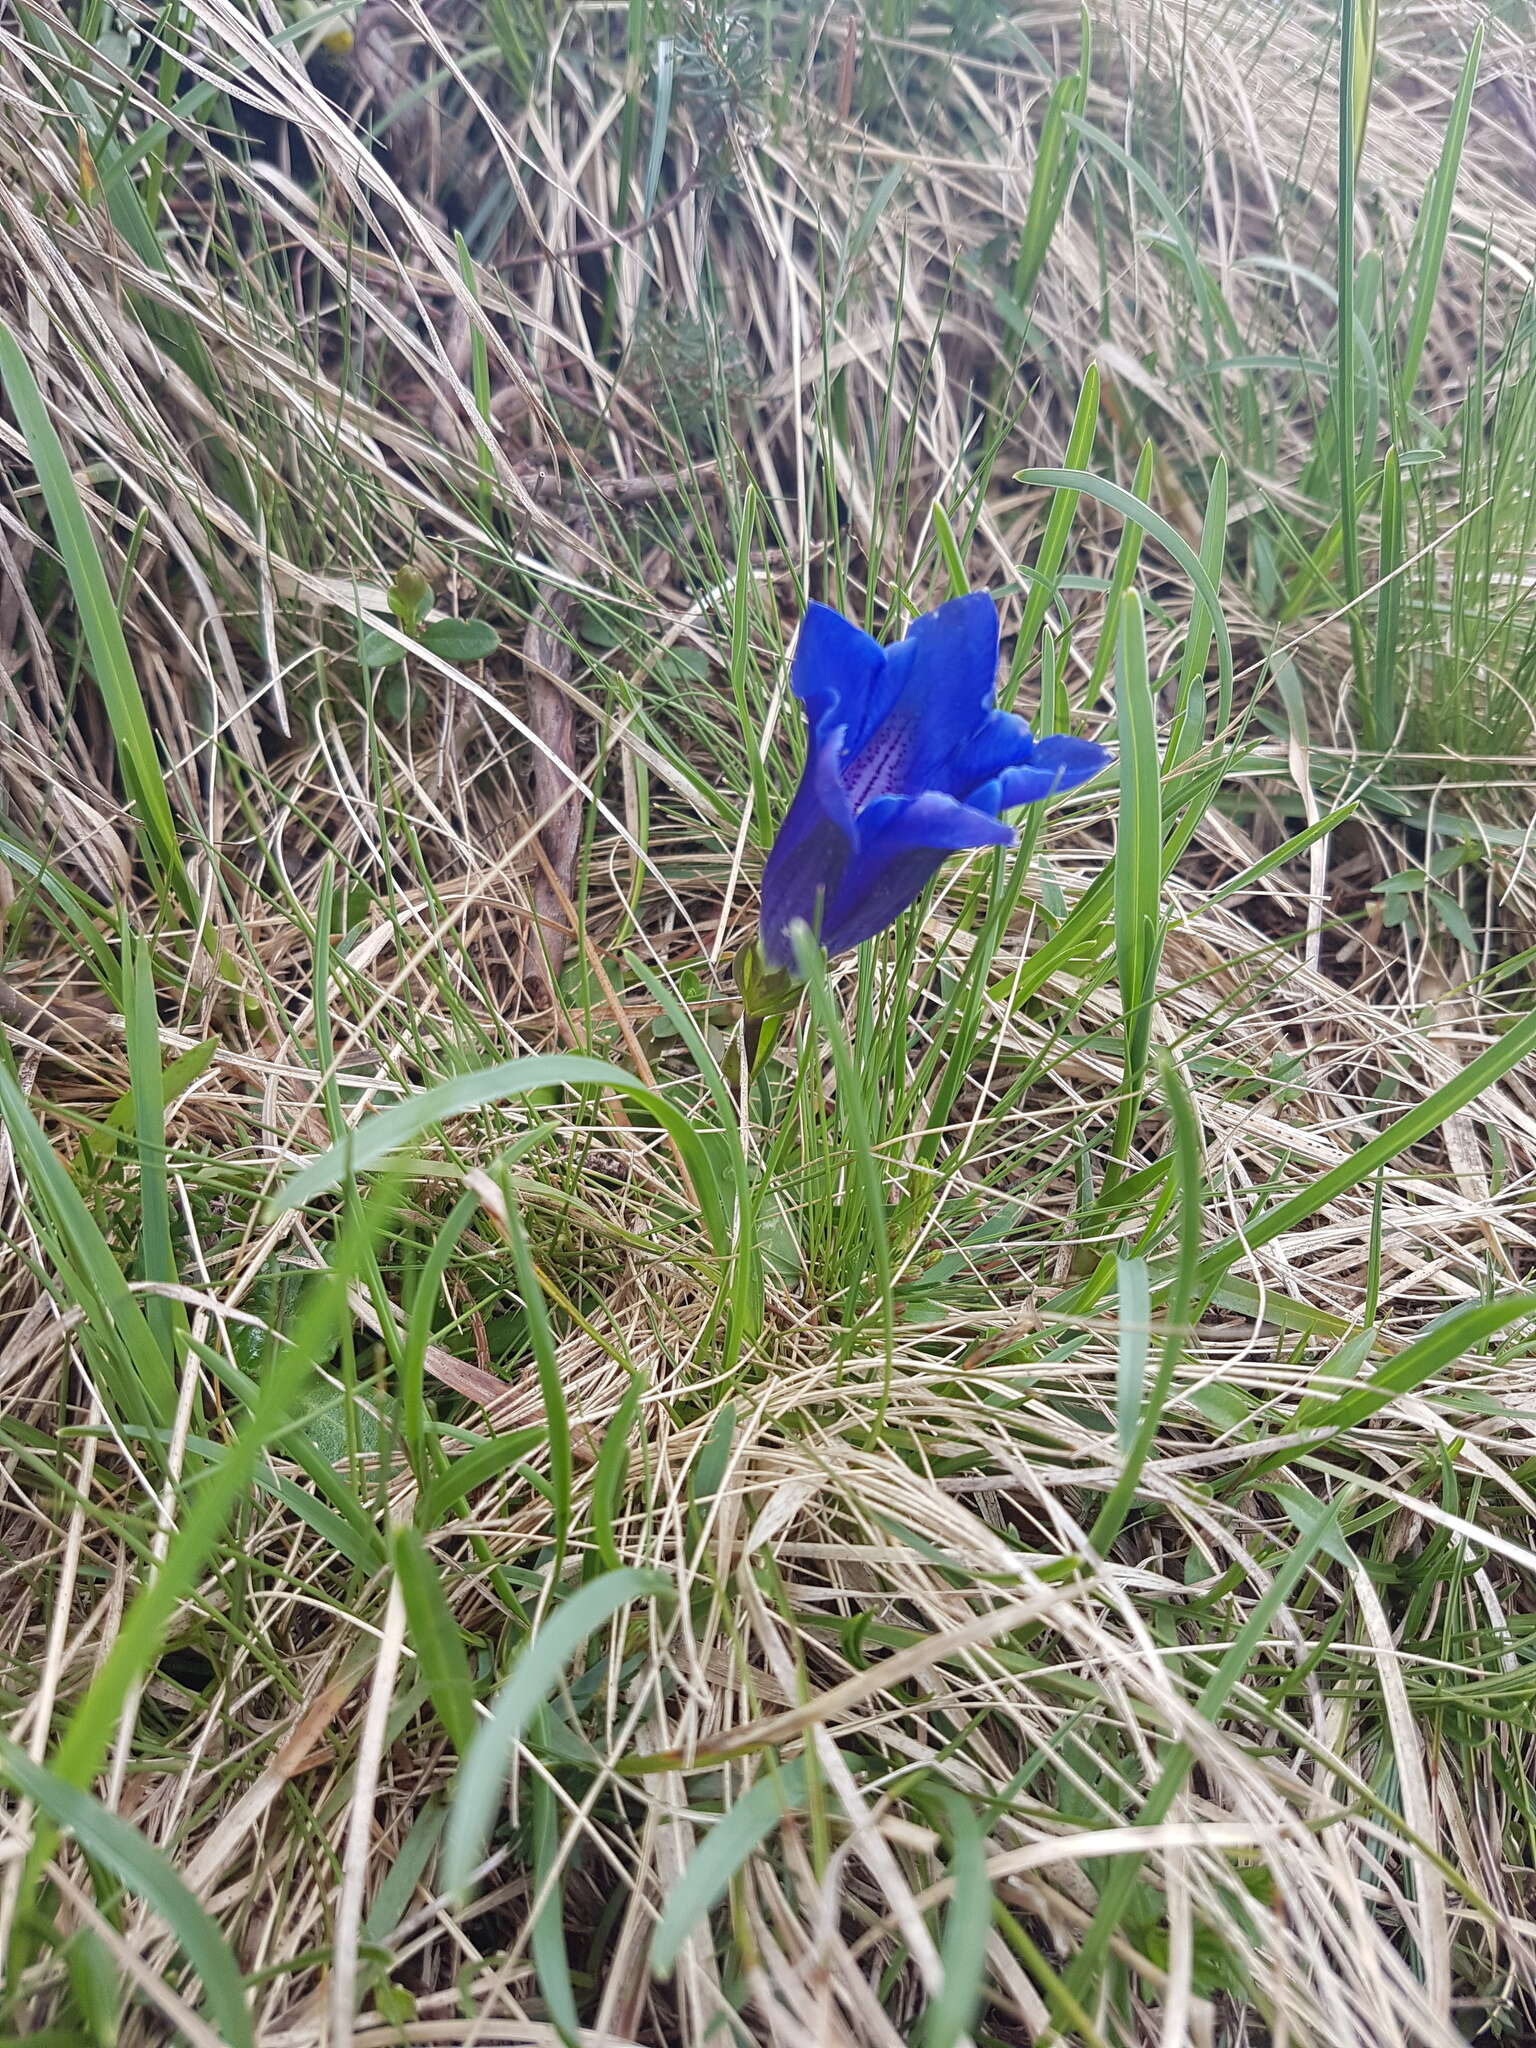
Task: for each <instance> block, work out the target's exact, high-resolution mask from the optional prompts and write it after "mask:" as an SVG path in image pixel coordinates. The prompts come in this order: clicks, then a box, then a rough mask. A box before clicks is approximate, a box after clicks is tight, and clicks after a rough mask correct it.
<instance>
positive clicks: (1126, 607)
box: [1104, 591, 1163, 1193]
mask: <svg viewBox="0 0 1536 2048" xmlns="http://www.w3.org/2000/svg"><path fill="white" fill-rule="evenodd" d="M1118 624H1119V631H1118V633H1117V635H1116V641H1117V653H1116V684H1115V705H1116V710H1117V714H1118V716H1117V721H1116V722H1117V729H1118V737H1119V741H1120V808H1119V815H1118V818H1117V820H1116V825H1115V867H1114V915H1115V966H1116V972H1117V974H1118V976H1119V981H1120V1008H1121V1015H1122V1017H1123V1020H1124V1022H1123V1026H1122V1028H1123V1030H1124V1033H1125V1073H1124V1079H1123V1081H1122V1083H1121V1095H1120V1102H1119V1106H1118V1109H1117V1112H1116V1116H1115V1134H1114V1139H1113V1141H1112V1150H1111V1155H1110V1164H1109V1166H1108V1168H1107V1169H1106V1172H1105V1177H1104V1192H1106V1193H1107V1192H1108V1191H1109V1189H1110V1188H1111V1187H1112V1186H1113V1185H1114V1183H1115V1182H1116V1181H1117V1180H1118V1179H1119V1177H1120V1173H1121V1171H1122V1170H1123V1168H1124V1164H1125V1161H1126V1159H1127V1158H1128V1157H1129V1155H1130V1147H1131V1139H1132V1135H1133V1133H1134V1131H1135V1127H1136V1117H1137V1114H1138V1111H1139V1109H1140V1104H1141V1096H1142V1091H1143V1089H1144V1088H1145V1086H1146V1077H1147V1059H1148V1055H1149V1052H1150V1049H1151V1044H1152V1011H1153V1002H1154V997H1155V995H1156V990H1157V967H1158V960H1159V958H1160V956H1161V951H1162V946H1161V937H1160V933H1159V929H1158V906H1159V897H1160V894H1161V884H1162V873H1163V809H1162V795H1163V785H1162V763H1161V761H1160V759H1159V756H1158V746H1157V713H1156V706H1155V705H1154V703H1153V698H1152V680H1151V676H1150V674H1149V673H1148V669H1147V636H1146V624H1145V620H1144V618H1143V616H1142V609H1141V600H1140V599H1139V598H1138V597H1137V596H1136V594H1135V592H1134V591H1128V592H1127V593H1126V594H1125V596H1124V597H1123V598H1122V600H1121V603H1120V614H1119V621H1118Z"/></svg>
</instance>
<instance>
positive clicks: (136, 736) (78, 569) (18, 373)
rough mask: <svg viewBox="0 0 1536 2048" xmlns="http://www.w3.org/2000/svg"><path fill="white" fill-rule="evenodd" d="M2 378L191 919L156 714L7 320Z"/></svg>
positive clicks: (143, 813)
mask: <svg viewBox="0 0 1536 2048" xmlns="http://www.w3.org/2000/svg"><path fill="white" fill-rule="evenodd" d="M0 381H3V382H4V385H5V389H6V394H7V396H8V397H9V399H10V401H11V409H12V411H13V412H14V413H15V415H16V423H17V425H18V426H19V427H20V428H21V431H22V433H23V435H24V436H25V437H26V443H27V452H28V454H29V455H30V456H31V458H32V465H33V467H34V469H35V470H36V471H37V480H38V482H39V484H40V485H41V486H42V491H43V500H44V502H45V503H46V505H47V507H48V517H49V518H50V520H51V521H52V522H53V532H54V538H55V540H56V541H57V543H58V548H59V553H60V555H61V556H62V557H63V560H64V568H65V572H66V574H67V575H68V577H69V587H70V593H71V595H72V596H73V598H74V601H75V610H76V612H77V613H78V615H79V619H80V625H81V629H82V631H83V632H84V634H85V640H86V646H87V648H88V649H89V651H90V657H91V671H92V674H93V676H94V677H95V681H96V687H97V689H98V690H99V691H100V692H101V699H102V703H103V704H104V705H105V707H106V712H107V722H108V724H109V725H110V727H111V729H112V740H113V744H114V746H115V747H116V749H117V759H118V765H119V767H120V768H121V770H122V776H123V786H124V788H125V789H126V790H127V793H128V799H129V802H130V803H131V804H132V806H133V808H134V810H135V811H136V812H137V814H138V818H139V822H140V823H141V824H142V826H143V827H144V831H145V835H146V838H147V840H148V851H149V853H150V855H151V857H152V859H153V860H154V861H155V862H156V863H157V864H158V866H159V868H160V870H161V871H162V872H163V874H164V875H165V877H166V879H167V880H168V881H169V883H170V884H171V886H172V888H173V889H174V891H175V893H176V897H177V900H178V902H179V903H180V905H181V907H182V909H183V910H184V911H185V912H186V913H187V915H188V916H189V917H192V918H197V917H198V916H199V911H198V901H197V892H196V890H195V889H194V888H193V887H192V884H191V881H190V878H189V877H188V875H187V871H186V867H185V864H184V863H183V861H182V857H181V847H180V844H179V842H178V840H177V836H176V821H175V819H174V817H173V816H172V813H171V805H170V799H169V797H168V796H167V795H166V793H165V778H164V775H163V774H162V772H161V767H160V759H159V755H158V754H157V752H156V750H155V738H154V733H153V731H152V730H151V728H150V723H149V713H148V712H147V711H146V710H145V708H144V699H143V696H142V695H141V693H140V690H139V679H138V677H137V675H136V674H135V673H134V667H133V660H132V657H131V656H130V655H129V652H128V642H127V640H126V638H125V637H124V634H123V627H122V621H121V620H120V619H119V617H118V615H117V605H116V603H115V602H114V600H113V597H112V592H111V589H110V587H109V585H108V583H107V577H106V571H105V570H104V569H103V568H102V566H101V556H100V555H99V554H98V553H97V549H96V543H95V540H94V539H93V538H92V535H91V529H90V525H89V523H88V522H87V520H86V516H85V509H84V507H83V506H82V505H81V503H80V496H79V493H78V491H77V490H76V488H75V479H74V476H73V473H72V472H71V470H70V467H69V462H68V460H67V458H66V456H65V454H64V448H63V444H62V442H61V441H60V440H59V437H58V434H57V432H56V430H55V428H54V424H53V421H52V419H51V418H50V417H49V414H48V408H47V406H46V405H45V404H44V403H43V396H42V393H41V392H40V391H39V390H38V388H37V379H36V378H35V377H34V376H33V375H32V367H31V365H30V364H29V363H28V361H27V359H26V357H25V356H24V355H23V354H22V351H21V347H20V345H19V343H18V342H17V340H16V337H15V335H14V334H13V333H12V332H11V330H10V328H9V327H8V326H7V325H6V324H5V322H4V321H3V320H0Z"/></svg>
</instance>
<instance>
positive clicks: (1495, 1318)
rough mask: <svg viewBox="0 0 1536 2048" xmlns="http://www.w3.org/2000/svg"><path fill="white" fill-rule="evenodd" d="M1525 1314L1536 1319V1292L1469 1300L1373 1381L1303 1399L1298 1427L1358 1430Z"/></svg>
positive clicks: (1417, 1339) (1407, 1347)
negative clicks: (1391, 1403) (1326, 1394)
mask: <svg viewBox="0 0 1536 2048" xmlns="http://www.w3.org/2000/svg"><path fill="white" fill-rule="evenodd" d="M1524 1317H1536V1294H1509V1295H1504V1296H1502V1297H1501V1298H1500V1299H1499V1300H1497V1301H1464V1302H1461V1303H1460V1304H1459V1305H1458V1306H1457V1307H1455V1308H1453V1309H1450V1310H1448V1311H1447V1312H1446V1314H1445V1315H1443V1316H1438V1317H1437V1318H1436V1319H1435V1321H1434V1322H1432V1323H1431V1324H1430V1326H1429V1328H1428V1329H1427V1330H1424V1331H1421V1332H1420V1334H1419V1335H1418V1336H1417V1337H1415V1338H1414V1340H1413V1342H1412V1343H1411V1344H1405V1345H1404V1347H1403V1349H1402V1350H1401V1351H1399V1352H1398V1353H1397V1354H1396V1356H1395V1357H1393V1358H1390V1359H1389V1360H1388V1361H1387V1363H1386V1364H1385V1365H1383V1366H1382V1367H1381V1368H1380V1370H1379V1371H1377V1372H1374V1373H1373V1374H1372V1375H1371V1377H1370V1378H1369V1379H1368V1380H1365V1381H1362V1382H1361V1383H1360V1384H1359V1385H1357V1386H1353V1387H1351V1388H1350V1389H1349V1390H1348V1391H1347V1392H1346V1393H1342V1394H1338V1395H1336V1396H1334V1397H1333V1398H1331V1399H1322V1398H1315V1399H1311V1400H1307V1401H1303V1402H1302V1404H1301V1406H1300V1407H1299V1408H1298V1409H1297V1411H1296V1418H1295V1422H1294V1425H1293V1426H1294V1427H1295V1428H1296V1429H1328V1430H1333V1431H1335V1432H1337V1433H1342V1432H1343V1431H1345V1430H1350V1429H1354V1428H1356V1427H1357V1426H1358V1425H1359V1424H1360V1423H1362V1422H1364V1421H1366V1420H1367V1418H1368V1417H1370V1416H1372V1415H1374V1414H1375V1413H1376V1412H1377V1410H1378V1409H1381V1408H1385V1407H1386V1405H1387V1403H1388V1402H1389V1401H1392V1400H1395V1399H1396V1397H1397V1396H1398V1395H1399V1394H1411V1393H1412V1392H1413V1390H1414V1388H1415V1387H1421V1386H1423V1384H1424V1382H1425V1381H1426V1380H1430V1379H1433V1378H1434V1376H1435V1374H1436V1373H1437V1372H1444V1371H1445V1369H1446V1367H1447V1366H1450V1365H1454V1364H1455V1363H1456V1361H1457V1360H1458V1359H1459V1358H1463V1357H1465V1356H1466V1354H1467V1353H1468V1352H1469V1351H1475V1350H1476V1349H1477V1348H1478V1347H1479V1345H1482V1344H1485V1343H1486V1342H1487V1341H1488V1339H1489V1338H1490V1337H1494V1336H1497V1335H1498V1333H1499V1331H1500V1330H1506V1329H1508V1327H1509V1325H1510V1324H1511V1323H1517V1322H1519V1321H1520V1320H1521V1319H1522V1318H1524Z"/></svg>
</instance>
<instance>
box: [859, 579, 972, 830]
mask: <svg viewBox="0 0 1536 2048" xmlns="http://www.w3.org/2000/svg"><path fill="white" fill-rule="evenodd" d="M996 681H997V606H996V604H995V603H994V602H993V600H992V599H991V598H990V597H988V595H987V594H986V592H985V591H984V590H973V591H971V592H970V593H969V595H967V596H965V597H952V598H951V599H950V600H949V602H948V603H947V604H941V605H940V606H939V608H938V610H937V611H932V612H928V613H926V614H925V615H924V616H923V617H922V618H920V619H917V620H916V621H914V623H913V624H912V626H911V627H910V628H909V630H908V632H907V637H906V639H905V640H902V641H900V642H899V643H898V644H897V645H896V646H895V647H890V648H887V649H886V654H885V672H884V674H883V676H881V678H880V679H879V683H878V686H877V687H876V688H873V689H871V690H870V692H869V693H868V695H867V697H866V699H865V703H864V716H863V718H862V719H861V718H860V717H859V716H857V715H856V714H855V713H854V712H853V711H852V709H851V707H850V709H849V712H848V742H847V755H848V758H847V764H846V766H845V767H844V770H843V781H844V784H845V786H846V787H847V789H848V791H849V793H850V795H851V796H852V797H853V800H854V804H855V807H856V808H857V807H858V805H860V804H862V803H868V802H870V801H872V800H873V799H874V798H875V797H879V796H914V795H916V794H917V793H918V792H919V791H920V790H924V789H940V790H944V791H946V792H948V793H949V794H952V795H957V794H960V793H961V792H960V791H959V790H958V789H956V788H954V787H953V786H952V784H951V780H950V777H949V776H948V775H947V774H946V773H945V770H946V767H947V765H948V763H949V762H950V761H951V759H952V758H953V757H954V756H955V755H956V754H958V753H959V751H960V749H961V748H962V747H963V746H964V745H965V743H966V742H967V741H968V740H969V739H971V738H972V737H973V736H974V735H975V734H976V732H977V731H978V730H979V729H980V728H981V727H982V726H983V725H985V723H986V721H987V718H988V716H989V715H990V713H991V710H992V694H993V688H994V686H995V684H996ZM974 780H976V781H978V782H979V781H983V780H985V777H983V776H977V777H975V778H974Z"/></svg>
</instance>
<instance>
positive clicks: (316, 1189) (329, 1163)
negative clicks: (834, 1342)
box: [276, 1053, 730, 1249]
mask: <svg viewBox="0 0 1536 2048" xmlns="http://www.w3.org/2000/svg"><path fill="white" fill-rule="evenodd" d="M540 1088H611V1089H612V1090H613V1091H614V1093H615V1094H617V1095H623V1096H627V1097H628V1098H629V1099H630V1100H631V1101H633V1102H638V1103H641V1104H643V1105H644V1107H645V1109H646V1110H647V1112H648V1113H649V1114H650V1115H651V1116H653V1117H654V1118H655V1119H656V1121H657V1123H659V1124H660V1125H661V1127H662V1129H663V1130H664V1131H665V1132H666V1133H667V1135H668V1137H670V1138H671V1139H672V1141H673V1143H674V1144H675V1145H676V1146H677V1149H678V1151H679V1153H680V1154H681V1155H682V1158H683V1161H684V1163H685V1165H686V1166H687V1168H688V1173H689V1177H690V1178H691V1180H692V1182H693V1186H694V1192H695V1194H696V1195H697V1196H698V1198H699V1206H700V1208H701V1209H702V1210H703V1211H704V1220H705V1223H706V1225H707V1227H708V1229H709V1233H710V1236H711V1238H712V1239H713V1240H714V1243H715V1245H716V1246H717V1248H719V1249H725V1248H727V1247H728V1246H729V1243H730V1232H729V1230H728V1228H727V1225H726V1221H725V1212H724V1210H723V1208H722V1207H721V1204H720V1199H719V1195H718V1192H717V1190H716V1187H715V1180H714V1169H713V1167H712V1166H711V1164H710V1160H709V1155H708V1153H707V1152H706V1151H705V1149H704V1146H703V1145H702V1144H701V1142H700V1140H699V1137H698V1134H697V1132H696V1131H695V1130H694V1128H693V1126H692V1125H691V1124H690V1123H689V1121H688V1119H687V1118H686V1117H685V1116H684V1115H683V1114H682V1113H681V1111H680V1110H677V1109H675V1108H674V1107H673V1106H672V1104H671V1103H670V1102H669V1101H668V1100H667V1099H666V1097H665V1096H664V1095H658V1094H657V1092H656V1091H655V1089H653V1088H647V1087H646V1086H645V1085H644V1084H643V1083H642V1082H640V1081H637V1080H636V1079H635V1077H634V1075H633V1074H626V1073H625V1072H624V1070H623V1068H622V1067H610V1066H608V1065H607V1064H606V1062H604V1061H602V1060H589V1059H586V1058H583V1057H582V1056H580V1055H579V1054H575V1053H534V1054H531V1055H529V1056H528V1057H527V1058H525V1059H517V1060H507V1061H504V1062H503V1063H502V1064H501V1065H499V1066H494V1067H479V1068H477V1069H476V1070H475V1071H474V1072H473V1073H469V1074H457V1075H455V1076H454V1078H453V1079H452V1080H450V1081H442V1082H439V1083H438V1085H437V1086H436V1087H435V1088H424V1089H422V1091H421V1093H420V1094H418V1095H410V1096H407V1097H406V1099H405V1100H404V1101H403V1102H397V1103H395V1104H393V1105H392V1106H391V1107H390V1108H389V1109H381V1110H379V1111H378V1112H377V1113H376V1114H374V1115H372V1116H369V1117H366V1118H365V1119H364V1120H363V1122H362V1123H360V1124H359V1125H358V1126H357V1128H356V1129H355V1130H354V1131H352V1132H351V1133H349V1135H348V1136H347V1137H346V1138H345V1139H343V1141H342V1142H341V1143H340V1144H339V1145H333V1146H332V1147H331V1149H330V1150H329V1151H328V1152H322V1153H321V1154H320V1155H319V1156H318V1157H317V1158H315V1159H311V1160H310V1161H309V1162H308V1163H307V1164H306V1165H304V1166H301V1167H300V1168H299V1170H298V1172H297V1173H296V1174H294V1175H293V1176H292V1178H291V1179H290V1180H289V1181H288V1182H287V1184H286V1186H284V1187H283V1188H281V1189H280V1190H279V1192H278V1194H277V1197H276V1207H277V1213H278V1214H279V1215H281V1214H285V1213H286V1212H287V1211H288V1210H290V1209H299V1208H302V1207H303V1206H304V1204H305V1203H306V1202H312V1201H314V1200H315V1198H316V1197H317V1196H319V1195H324V1194H329V1193H330V1191H331V1190H332V1189H333V1188H335V1187H337V1186H339V1184H340V1183H341V1181H342V1180H344V1179H345V1178H346V1176H347V1175H348V1174H349V1173H350V1174H361V1173H367V1172H369V1171H370V1170H371V1169H372V1168H374V1167H376V1166H378V1165H379V1164H380V1163H381V1162H382V1161H384V1160H386V1159H389V1158H390V1157H391V1156H392V1155H394V1154H395V1153H397V1152H401V1151H404V1150H405V1149H406V1148H407V1147H408V1146H410V1145H411V1144H413V1143H414V1142H415V1140H416V1139H417V1138H419V1137H421V1136H422V1134H423V1133H424V1132H426V1131H429V1130H431V1129H432V1127H433V1126H434V1125H435V1124H440V1123H444V1122H446V1121H447V1120H448V1119H449V1118H451V1117H455V1116H464V1115H467V1114H468V1113H469V1112H470V1111H472V1110H477V1109H485V1108H488V1107H489V1106H490V1105H491V1104H492V1103H494V1102H501V1101H506V1100H509V1099H512V1098H515V1097H518V1096H522V1095H532V1094H534V1093H536V1092H537V1091H538V1090H539V1089H540Z"/></svg>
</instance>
